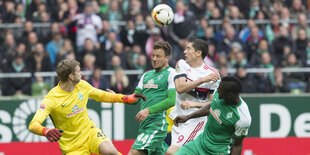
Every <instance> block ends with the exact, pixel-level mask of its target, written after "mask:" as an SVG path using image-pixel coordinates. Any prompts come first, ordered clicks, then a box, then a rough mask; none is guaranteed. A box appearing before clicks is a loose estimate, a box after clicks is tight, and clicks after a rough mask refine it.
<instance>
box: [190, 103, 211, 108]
mask: <svg viewBox="0 0 310 155" xmlns="http://www.w3.org/2000/svg"><path fill="white" fill-rule="evenodd" d="M210 103H211V101H208V102H192V107H193V108H201V107H203V106H205V105H207V104H210Z"/></svg>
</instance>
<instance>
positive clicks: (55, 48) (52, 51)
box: [46, 32, 64, 69]
mask: <svg viewBox="0 0 310 155" xmlns="http://www.w3.org/2000/svg"><path fill="white" fill-rule="evenodd" d="M52 35H53V38H52V40H51V41H49V42H48V43H47V44H46V51H47V52H48V54H49V57H50V62H51V64H52V68H53V69H56V56H57V55H58V53H59V50H60V48H61V47H62V46H63V44H64V40H63V38H62V35H61V33H60V32H54V33H53V34H52Z"/></svg>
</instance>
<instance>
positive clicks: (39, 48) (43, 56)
mask: <svg viewBox="0 0 310 155" xmlns="http://www.w3.org/2000/svg"><path fill="white" fill-rule="evenodd" d="M26 60H27V61H26V65H27V67H28V68H29V71H31V72H48V71H52V65H51V61H50V58H49V56H48V53H47V52H46V51H45V49H44V45H43V44H42V43H37V44H36V45H35V49H34V51H33V52H32V53H31V55H30V56H29V57H28V58H27V59H26Z"/></svg>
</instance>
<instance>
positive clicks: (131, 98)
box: [122, 94, 146, 103]
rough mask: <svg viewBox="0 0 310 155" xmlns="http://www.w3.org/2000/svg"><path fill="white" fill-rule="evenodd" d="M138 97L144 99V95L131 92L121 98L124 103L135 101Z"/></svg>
mask: <svg viewBox="0 0 310 155" xmlns="http://www.w3.org/2000/svg"><path fill="white" fill-rule="evenodd" d="M139 98H142V99H143V101H146V97H145V96H144V95H142V94H131V95H129V96H123V97H122V100H123V101H124V103H134V102H137V101H138V99H139Z"/></svg>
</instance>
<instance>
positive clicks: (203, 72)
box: [170, 59, 220, 119]
mask: <svg viewBox="0 0 310 155" xmlns="http://www.w3.org/2000/svg"><path fill="white" fill-rule="evenodd" d="M175 70H176V76H175V79H177V78H179V77H186V79H187V80H188V81H195V80H197V79H199V78H202V77H206V76H208V75H209V74H212V73H218V72H217V71H216V69H214V68H212V67H210V66H208V65H206V64H203V65H202V66H200V67H197V68H192V67H191V66H190V65H189V64H187V63H186V62H185V60H183V59H181V60H179V61H178V62H177V64H176V67H175ZM219 82H220V81H217V82H216V83H215V82H213V81H211V82H206V83H203V84H201V85H199V86H198V87H196V88H195V89H193V90H192V91H190V92H187V93H183V94H179V93H176V103H175V108H174V109H173V110H172V111H171V113H170V117H171V118H172V119H174V118H175V117H176V116H178V115H188V114H190V113H192V112H194V111H196V110H198V109H199V108H189V109H186V110H185V109H182V108H181V103H182V102H184V101H192V102H207V101H210V98H209V94H210V93H211V94H212V93H213V92H214V91H215V90H216V89H217V87H218V85H219Z"/></svg>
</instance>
